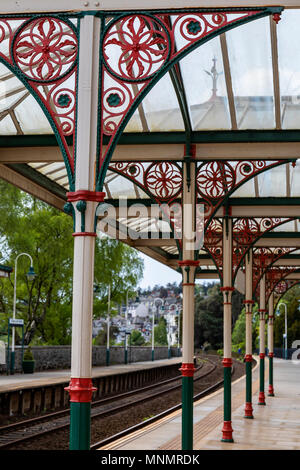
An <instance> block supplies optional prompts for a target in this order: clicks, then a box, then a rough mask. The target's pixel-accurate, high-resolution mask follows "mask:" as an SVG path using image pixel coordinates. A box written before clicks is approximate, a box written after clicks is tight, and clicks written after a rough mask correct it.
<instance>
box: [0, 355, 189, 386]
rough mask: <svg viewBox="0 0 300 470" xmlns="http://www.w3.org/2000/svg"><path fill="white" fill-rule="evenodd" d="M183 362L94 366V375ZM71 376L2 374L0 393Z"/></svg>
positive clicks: (63, 372)
mask: <svg viewBox="0 0 300 470" xmlns="http://www.w3.org/2000/svg"><path fill="white" fill-rule="evenodd" d="M181 362H182V358H181V357H173V358H170V359H160V360H156V361H143V362H132V363H130V364H116V365H111V366H101V367H93V369H92V376H93V377H102V376H108V375H115V374H125V373H126V372H131V371H135V370H144V369H151V368H155V367H162V366H165V365H173V364H178V365H179V366H180V365H181ZM70 377H71V371H70V370H69V369H64V370H51V371H42V372H34V374H13V375H0V393H3V392H6V391H11V390H20V389H23V388H26V387H35V386H43V385H50V384H58V383H64V382H68V381H69V380H70Z"/></svg>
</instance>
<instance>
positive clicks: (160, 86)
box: [142, 74, 184, 132]
mask: <svg viewBox="0 0 300 470" xmlns="http://www.w3.org/2000/svg"><path fill="white" fill-rule="evenodd" d="M142 106H143V108H144V111H145V116H146V120H147V125H148V130H150V131H153V132H159V131H161V132H162V131H171V132H172V131H183V130H184V123H183V119H182V115H181V112H180V109H179V105H178V100H177V97H176V93H175V90H174V86H173V84H172V81H171V78H170V75H169V74H166V75H164V76H163V77H162V78H161V79H160V80H159V82H158V83H157V84H156V85H155V86H154V87H153V88H152V90H151V91H150V92H149V93H148V94H147V96H146V97H145V99H144V100H143V102H142ZM144 130H145V131H147V129H144Z"/></svg>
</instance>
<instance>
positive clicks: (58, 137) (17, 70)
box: [0, 13, 79, 190]
mask: <svg viewBox="0 0 300 470" xmlns="http://www.w3.org/2000/svg"><path fill="white" fill-rule="evenodd" d="M51 16H52V17H55V18H56V19H60V20H62V21H64V22H65V23H66V24H67V25H68V26H69V27H70V28H71V29H72V31H73V32H74V34H75V35H76V37H77V38H78V37H79V33H78V29H77V27H76V26H75V25H74V24H73V23H72V22H71V21H69V18H70V17H72V18H76V17H78V15H75V14H74V15H69V14H64V13H60V14H51ZM47 17H49V14H33V15H0V18H6V19H8V18H10V19H12V18H13V19H20V18H23V19H25V18H28V19H27V21H25V22H24V23H22V25H21V26H20V27H19V28H18V30H17V31H16V32H15V34H14V37H13V39H12V41H11V50H10V53H11V57H13V48H14V43H15V40H16V38H17V33H18V31H19V30H20V29H21V28H23V27H24V26H26V25H27V24H28V23H29V22H30V21H32V19H38V18H47ZM77 60H78V56H77V57H76V60H75V61H74V65H73V68H74V67H75V66H76V65H77ZM0 62H1V63H2V64H3V65H5V66H6V67H7V68H8V69H9V70H10V72H12V73H13V74H14V75H15V76H16V77H17V78H18V79H19V80H20V81H21V82H22V83H23V85H24V86H25V88H26V89H27V90H28V91H29V93H30V94H31V95H32V96H33V97H34V98H35V100H36V101H37V103H38V104H39V106H40V107H41V109H42V111H43V113H44V114H45V116H46V118H47V120H48V122H49V124H50V126H51V128H52V130H53V132H54V135H55V138H56V141H57V143H58V145H59V147H60V150H61V152H62V156H63V159H64V163H65V166H66V169H67V174H68V178H69V183H70V188H71V190H72V189H73V188H74V183H75V182H74V175H73V174H72V171H71V167H70V163H69V159H68V155H67V153H66V149H65V146H64V143H63V140H62V137H61V135H60V133H59V131H58V128H57V124H56V123H55V120H54V119H53V117H52V116H51V113H50V111H49V109H48V108H47V107H46V106H45V104H44V103H43V101H42V100H41V98H40V96H39V95H38V93H37V92H36V91H35V89H34V88H33V86H31V85H30V82H38V80H35V79H34V78H30V79H28V78H27V77H26V76H25V75H24V74H23V72H22V71H21V70H20V68H19V67H17V66H16V65H15V64H14V63H10V62H9V61H8V60H5V59H4V58H3V57H1V56H0ZM70 71H71V70H68V73H70ZM62 77H63V75H62Z"/></svg>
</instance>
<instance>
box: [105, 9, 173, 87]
mask: <svg viewBox="0 0 300 470" xmlns="http://www.w3.org/2000/svg"><path fill="white" fill-rule="evenodd" d="M111 46H114V47H111ZM103 52H104V58H105V61H106V67H107V68H108V69H109V71H110V73H111V74H112V75H114V76H117V77H118V78H121V79H123V80H125V81H126V80H138V81H144V80H148V79H149V78H151V76H153V74H154V73H155V72H156V71H157V70H158V69H159V68H160V67H161V66H162V65H163V64H164V63H165V61H166V60H167V58H168V56H169V55H170V42H169V38H168V33H167V29H166V27H165V25H164V24H163V23H162V22H161V21H160V20H159V19H158V18H154V17H153V16H152V17H150V16H146V15H132V16H127V17H125V18H123V19H122V20H121V21H119V22H118V23H114V24H113V25H112V26H111V27H110V28H109V29H108V31H107V34H106V36H105V40H104V45H103ZM116 64H117V65H116Z"/></svg>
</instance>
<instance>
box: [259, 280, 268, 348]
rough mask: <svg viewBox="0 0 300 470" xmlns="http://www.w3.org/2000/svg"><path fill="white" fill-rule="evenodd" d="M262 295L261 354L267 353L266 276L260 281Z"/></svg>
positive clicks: (260, 304)
mask: <svg viewBox="0 0 300 470" xmlns="http://www.w3.org/2000/svg"><path fill="white" fill-rule="evenodd" d="M259 289H260V294H259V309H260V310H261V312H260V321H259V352H260V353H263V354H264V353H265V325H266V320H265V318H266V314H265V310H266V277H265V274H264V275H263V276H262V278H261V280H260V285H259Z"/></svg>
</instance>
